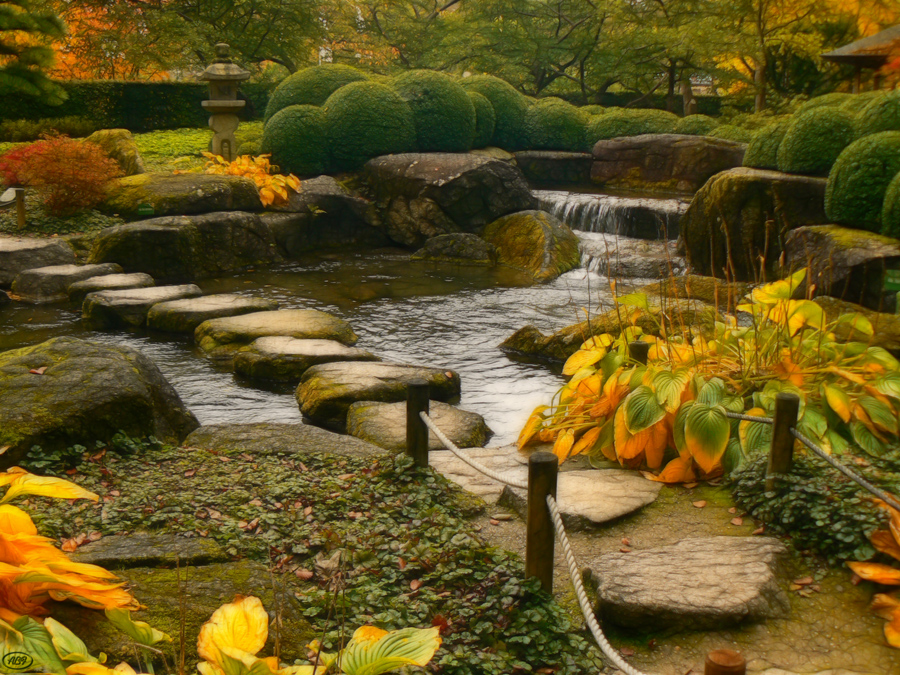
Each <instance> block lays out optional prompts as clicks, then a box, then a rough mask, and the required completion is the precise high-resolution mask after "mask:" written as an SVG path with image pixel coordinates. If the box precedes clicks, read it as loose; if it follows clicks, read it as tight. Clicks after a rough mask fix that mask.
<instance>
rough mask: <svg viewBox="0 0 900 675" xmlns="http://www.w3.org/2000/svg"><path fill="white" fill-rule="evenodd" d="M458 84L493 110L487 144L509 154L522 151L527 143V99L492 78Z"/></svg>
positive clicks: (498, 79) (505, 83) (467, 80)
mask: <svg viewBox="0 0 900 675" xmlns="http://www.w3.org/2000/svg"><path fill="white" fill-rule="evenodd" d="M461 84H462V86H463V87H465V88H466V89H467V90H469V91H474V92H477V93H479V94H481V95H482V96H484V97H485V98H486V99H487V100H488V101H490V102H491V106H492V107H493V108H494V136H493V138H492V139H491V143H492V144H493V145H497V146H499V147H501V148H503V149H504V150H509V151H513V150H522V149H524V148H525V147H526V144H527V142H528V136H527V134H526V131H525V115H526V113H527V112H528V99H526V98H525V96H523V95H522V94H521V93H520V92H519V91H517V90H516V89H514V88H513V86H512V85H511V84H509V83H508V82H505V81H504V80H501V79H500V78H499V77H494V76H493V75H475V76H473V77H466V78H464V79H463V80H462V82H461Z"/></svg>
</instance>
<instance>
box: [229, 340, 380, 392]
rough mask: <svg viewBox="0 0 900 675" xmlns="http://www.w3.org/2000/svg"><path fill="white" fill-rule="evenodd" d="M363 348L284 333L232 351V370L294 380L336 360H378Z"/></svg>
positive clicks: (267, 377)
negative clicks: (289, 335)
mask: <svg viewBox="0 0 900 675" xmlns="http://www.w3.org/2000/svg"><path fill="white" fill-rule="evenodd" d="M380 360H381V359H379V358H378V357H377V356H375V355H374V354H372V353H371V352H368V351H366V350H365V349H359V348H358V347H348V346H347V345H343V344H341V343H340V342H337V341H336V340H303V339H298V338H292V337H286V336H271V337H263V338H259V339H258V340H254V341H253V342H252V343H251V344H250V346H249V347H247V349H246V350H242V351H239V352H237V353H236V354H235V355H234V372H236V373H238V374H240V375H243V376H245V377H252V378H258V379H264V380H277V381H279V382H291V381H293V382H297V381H299V380H300V377H301V376H302V375H303V373H305V372H306V371H307V370H308V369H309V368H312V367H313V366H317V365H319V364H321V363H335V362H338V361H380Z"/></svg>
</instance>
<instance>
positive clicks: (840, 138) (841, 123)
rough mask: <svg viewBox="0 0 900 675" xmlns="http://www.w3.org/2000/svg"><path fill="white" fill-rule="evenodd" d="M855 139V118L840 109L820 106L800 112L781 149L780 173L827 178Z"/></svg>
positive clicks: (789, 127) (779, 148)
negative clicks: (833, 166) (825, 176)
mask: <svg viewBox="0 0 900 675" xmlns="http://www.w3.org/2000/svg"><path fill="white" fill-rule="evenodd" d="M855 137H856V131H855V129H854V126H853V115H851V114H850V113H848V112H846V111H844V110H841V109H839V108H837V107H829V106H819V107H818V108H812V109H808V110H807V111H806V112H798V113H797V114H796V115H794V117H793V119H792V120H791V122H790V124H788V127H787V131H786V133H785V135H784V139H783V140H782V141H781V144H780V145H779V146H778V156H777V158H778V170H779V171H784V172H786V173H805V174H812V175H814V176H824V175H827V174H828V172H829V171H830V170H831V167H832V165H833V164H834V162H835V160H836V159H837V158H838V155H840V154H841V151H842V150H843V149H844V148H846V147H847V146H848V145H850V143H852V142H853V139H854V138H855Z"/></svg>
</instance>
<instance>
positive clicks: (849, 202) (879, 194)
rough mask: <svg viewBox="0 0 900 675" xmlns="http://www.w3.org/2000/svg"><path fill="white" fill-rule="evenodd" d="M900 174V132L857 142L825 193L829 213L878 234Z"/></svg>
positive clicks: (838, 164) (849, 148) (835, 170)
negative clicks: (888, 195)
mask: <svg viewBox="0 0 900 675" xmlns="http://www.w3.org/2000/svg"><path fill="white" fill-rule="evenodd" d="M898 172H900V131H882V132H881V133H878V134H872V135H871V136H865V137H863V138H860V139H859V140H857V141H854V142H853V143H851V144H850V145H848V146H847V147H846V148H844V151H843V152H842V153H841V154H840V156H838V158H837V161H836V162H835V163H834V166H833V167H831V173H830V174H828V186H827V188H826V190H825V213H826V214H828V218H829V219H830V220H831V221H833V222H835V223H840V224H842V225H849V226H851V227H858V228H863V229H866V230H872V231H873V232H877V231H879V230H880V228H881V214H882V210H883V207H884V196H885V192H887V188H888V185H889V184H890V182H891V180H892V179H893V178H894V176H896V175H897V173H898Z"/></svg>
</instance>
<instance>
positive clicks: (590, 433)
mask: <svg viewBox="0 0 900 675" xmlns="http://www.w3.org/2000/svg"><path fill="white" fill-rule="evenodd" d="M600 430H601V429H600V427H592V428H590V429H588V430H587V431H586V432H585V433H584V435H583V436H582V437H581V438H579V439H578V441H577V442H576V443H575V445H573V446H572V451H571V452H570V453H569V456H570V457H575V456H576V455H580V454H582V453H584V452H587V451H589V450H590V449H591V448H593V447H594V445H595V444H596V443H597V440H598V439H599V438H600Z"/></svg>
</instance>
